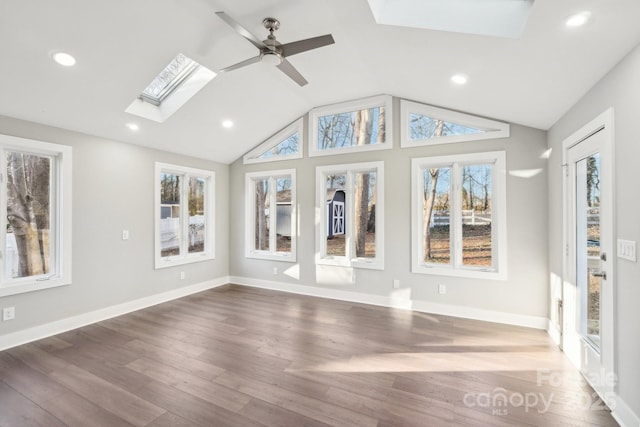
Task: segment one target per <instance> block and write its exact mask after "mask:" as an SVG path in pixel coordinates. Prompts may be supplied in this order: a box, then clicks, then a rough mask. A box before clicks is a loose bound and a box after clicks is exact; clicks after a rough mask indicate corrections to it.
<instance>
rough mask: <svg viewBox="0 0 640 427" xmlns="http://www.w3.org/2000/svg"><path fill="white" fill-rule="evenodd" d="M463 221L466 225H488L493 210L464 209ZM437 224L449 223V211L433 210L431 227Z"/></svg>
mask: <svg viewBox="0 0 640 427" xmlns="http://www.w3.org/2000/svg"><path fill="white" fill-rule="evenodd" d="M462 223H463V224H464V225H488V224H491V212H476V211H474V210H472V209H469V210H465V209H463V210H462ZM436 225H449V212H447V211H433V212H432V213H431V224H430V226H431V227H435V226H436Z"/></svg>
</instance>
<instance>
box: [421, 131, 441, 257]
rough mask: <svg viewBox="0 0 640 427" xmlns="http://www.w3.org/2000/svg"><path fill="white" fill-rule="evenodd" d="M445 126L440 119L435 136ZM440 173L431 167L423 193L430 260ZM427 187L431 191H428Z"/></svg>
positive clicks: (426, 247) (424, 228)
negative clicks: (428, 181)
mask: <svg viewBox="0 0 640 427" xmlns="http://www.w3.org/2000/svg"><path fill="white" fill-rule="evenodd" d="M443 127H444V122H443V121H442V120H438V121H437V123H436V128H435V131H434V136H436V137H438V136H442V132H443ZM439 173H440V169H439V168H432V169H429V177H430V183H429V184H430V185H429V186H427V185H426V184H427V183H426V182H425V185H424V191H423V194H422V198H423V206H424V209H423V213H422V214H423V217H422V224H423V230H422V235H423V236H424V242H423V243H424V256H425V259H427V260H429V259H432V258H433V254H432V253H431V217H432V216H433V207H434V205H435V201H436V186H437V185H438V175H439ZM427 189H430V191H429V192H428V193H427Z"/></svg>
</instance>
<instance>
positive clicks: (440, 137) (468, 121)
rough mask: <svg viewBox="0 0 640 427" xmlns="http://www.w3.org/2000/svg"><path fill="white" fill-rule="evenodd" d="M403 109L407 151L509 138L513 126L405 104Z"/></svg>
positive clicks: (403, 140) (402, 132)
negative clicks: (429, 146)
mask: <svg viewBox="0 0 640 427" xmlns="http://www.w3.org/2000/svg"><path fill="white" fill-rule="evenodd" d="M400 107H401V108H400V109H401V114H402V130H401V137H402V139H401V146H402V147H403V148H404V147H418V146H423V145H432V144H444V143H451V142H463V141H475V140H482V139H492V138H504V137H507V136H509V125H508V124H506V123H502V122H497V121H495V120H489V119H484V118H481V117H477V116H472V115H469V114H464V113H458V112H456V111H450V110H445V109H442V108H436V107H431V106H429V105H425V104H419V103H416V102H411V101H405V100H402V101H401V103H400Z"/></svg>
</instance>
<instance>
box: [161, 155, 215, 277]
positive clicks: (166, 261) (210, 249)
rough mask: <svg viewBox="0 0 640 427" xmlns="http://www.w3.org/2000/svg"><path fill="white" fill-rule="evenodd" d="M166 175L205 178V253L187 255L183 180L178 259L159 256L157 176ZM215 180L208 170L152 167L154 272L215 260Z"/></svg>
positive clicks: (171, 166) (187, 211) (162, 165)
mask: <svg viewBox="0 0 640 427" xmlns="http://www.w3.org/2000/svg"><path fill="white" fill-rule="evenodd" d="M163 172H166V173H173V174H176V175H182V176H183V177H189V176H197V177H199V178H205V179H206V180H207V185H206V189H205V194H204V198H205V201H204V203H205V206H206V212H205V242H204V252H196V253H191V254H190V253H189V252H188V250H187V248H188V241H187V239H188V238H189V232H188V228H189V222H188V218H189V214H188V213H189V210H188V208H189V206H188V202H187V203H185V202H186V201H187V198H186V192H187V188H186V186H187V182H188V180H187V179H184V178H183V179H182V183H181V185H182V189H181V192H180V218H181V219H182V221H181V226H182V230H181V231H182V233H181V237H182V239H181V242H180V255H178V256H168V257H163V256H161V254H160V250H161V249H160V209H161V205H160V202H161V200H160V174H161V173H163ZM215 176H216V173H215V172H214V171H210V170H204V169H196V168H191V167H186V166H180V165H173V164H168V163H160V162H156V164H155V174H154V188H155V197H154V202H155V206H154V215H155V220H154V225H155V238H154V241H155V244H154V251H155V254H154V258H155V268H156V269H160V268H165V267H173V266H176V265H183V264H190V263H193V262H199V261H207V260H212V259H214V258H215V246H216V243H215V240H214V237H215V225H216V224H215V208H216V206H215Z"/></svg>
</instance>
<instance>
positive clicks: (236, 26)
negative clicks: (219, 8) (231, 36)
mask: <svg viewBox="0 0 640 427" xmlns="http://www.w3.org/2000/svg"><path fill="white" fill-rule="evenodd" d="M216 15H218V17H219V18H220V19H222V20H223V21H224V22H226V23H227V24H229V26H230V27H231V28H233V29H234V30H236V32H237V33H238V34H240V35H241V36H242V37H244V38H245V39H247V40H249V42H251V44H253V45H254V46H255V47H257V48H258V49H264V48H265V47H267V46H266V45H265V44H264V43H262V40H260V39H259V38H257V37H256V36H254V35H253V34H251V33H250V32H249V30H247V29H246V28H244V27H243V26H242V25H240V24H238V23H237V22H236V21H235V20H234V19H233V18H232V17H230V16H229V15H227V14H226V13H224V12H216Z"/></svg>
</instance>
